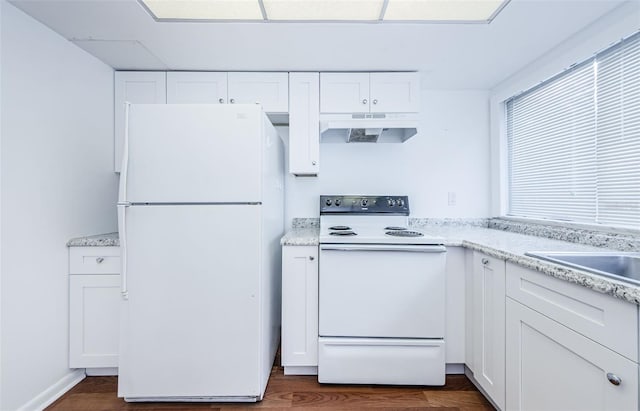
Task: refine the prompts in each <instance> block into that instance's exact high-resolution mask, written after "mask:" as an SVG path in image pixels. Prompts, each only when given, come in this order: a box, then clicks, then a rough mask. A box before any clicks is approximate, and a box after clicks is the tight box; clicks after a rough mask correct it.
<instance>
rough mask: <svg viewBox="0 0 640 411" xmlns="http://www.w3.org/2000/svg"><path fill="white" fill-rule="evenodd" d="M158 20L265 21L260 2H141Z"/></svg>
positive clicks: (198, 0) (255, 0) (203, 0)
mask: <svg viewBox="0 0 640 411" xmlns="http://www.w3.org/2000/svg"><path fill="white" fill-rule="evenodd" d="M140 1H141V2H142V3H143V4H144V5H145V6H146V8H147V9H148V10H149V11H150V12H151V13H152V14H153V16H154V17H155V18H156V19H157V20H263V19H264V17H263V15H262V10H261V9H260V3H259V1H258V0H140Z"/></svg>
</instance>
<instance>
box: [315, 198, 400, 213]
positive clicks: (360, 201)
mask: <svg viewBox="0 0 640 411" xmlns="http://www.w3.org/2000/svg"><path fill="white" fill-rule="evenodd" d="M320 214H387V215H389V214H393V215H409V197H408V196H351V195H348V196H340V195H322V196H320Z"/></svg>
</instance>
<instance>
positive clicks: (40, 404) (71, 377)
mask: <svg viewBox="0 0 640 411" xmlns="http://www.w3.org/2000/svg"><path fill="white" fill-rule="evenodd" d="M84 377H85V373H84V369H78V370H74V371H72V372H70V373H69V374H67V375H65V376H64V377H62V378H61V379H60V380H58V381H57V382H56V383H54V384H53V385H51V386H50V387H49V388H47V389H46V390H44V391H42V392H41V393H40V394H38V395H37V396H36V397H34V398H33V399H31V401H29V402H27V403H26V404H24V405H23V406H22V407H20V408H18V411H41V410H44V409H45V408H46V407H48V406H49V405H51V404H53V402H54V401H55V400H57V399H58V398H60V397H62V395H64V393H66V392H67V391H69V390H70V389H71V388H73V387H74V386H75V385H76V384H78V383H79V382H80V381H82V380H84Z"/></svg>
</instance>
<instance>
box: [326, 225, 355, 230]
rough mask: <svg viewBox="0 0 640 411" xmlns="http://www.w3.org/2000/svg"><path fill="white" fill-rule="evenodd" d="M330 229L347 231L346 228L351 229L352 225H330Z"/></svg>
mask: <svg viewBox="0 0 640 411" xmlns="http://www.w3.org/2000/svg"><path fill="white" fill-rule="evenodd" d="M329 230H336V231H346V230H351V227H349V226H346V225H334V226H332V227H329Z"/></svg>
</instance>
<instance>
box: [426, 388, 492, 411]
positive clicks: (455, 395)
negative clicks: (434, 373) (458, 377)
mask: <svg viewBox="0 0 640 411" xmlns="http://www.w3.org/2000/svg"><path fill="white" fill-rule="evenodd" d="M423 394H424V396H425V398H426V399H427V402H428V403H429V405H430V406H433V407H477V408H480V409H485V410H493V407H492V406H491V404H490V403H489V401H487V399H486V398H484V396H483V395H482V394H481V393H480V392H479V391H424V392H423Z"/></svg>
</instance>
